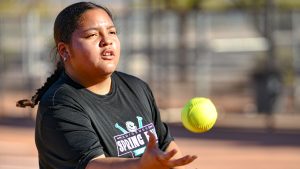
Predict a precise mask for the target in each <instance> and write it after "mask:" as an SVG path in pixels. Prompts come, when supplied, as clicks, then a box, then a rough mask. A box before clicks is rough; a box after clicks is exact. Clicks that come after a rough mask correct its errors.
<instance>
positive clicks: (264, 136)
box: [0, 117, 300, 147]
mask: <svg viewBox="0 0 300 169" xmlns="http://www.w3.org/2000/svg"><path fill="white" fill-rule="evenodd" d="M0 125H1V126H9V127H17V128H32V129H33V128H34V126H35V121H34V119H32V118H28V117H23V118H22V117H18V118H16V117H0ZM168 126H169V127H170V130H171V133H172V135H173V136H174V137H175V138H188V139H202V140H222V141H235V142H236V143H237V144H242V145H253V144H255V145H261V146H296V147H300V131H299V130H267V129H258V128H257V129H250V128H238V127H235V128H226V127H214V128H213V129H211V130H210V131H209V132H206V133H201V134H199V133H192V132H189V131H187V130H186V129H185V128H184V127H183V126H182V125H181V124H180V123H169V124H168Z"/></svg>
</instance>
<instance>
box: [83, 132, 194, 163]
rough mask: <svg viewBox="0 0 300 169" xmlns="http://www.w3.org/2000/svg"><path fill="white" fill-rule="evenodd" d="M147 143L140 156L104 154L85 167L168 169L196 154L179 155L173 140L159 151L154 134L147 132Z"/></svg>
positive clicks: (192, 157) (189, 160) (188, 161)
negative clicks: (123, 156) (128, 156)
mask: <svg viewBox="0 0 300 169" xmlns="http://www.w3.org/2000/svg"><path fill="white" fill-rule="evenodd" d="M149 136H150V138H149V143H148V145H147V148H146V150H145V153H144V155H143V156H142V157H141V158H134V159H127V158H114V157H109V158H105V156H104V155H102V156H99V157H97V158H94V159H93V160H91V161H90V162H89V163H88V165H87V167H86V169H115V168H118V169H123V168H124V169H125V168H126V169H153V168H155V169H169V168H173V167H177V166H183V165H186V164H189V163H191V162H192V161H194V160H195V159H196V158H197V157H196V156H190V155H187V156H184V157H181V158H177V156H181V153H180V152H179V153H177V152H178V151H179V149H178V147H177V146H176V144H175V143H174V142H171V144H170V146H169V147H168V149H167V150H168V151H167V152H163V151H161V150H160V149H159V148H158V147H157V145H156V139H155V136H154V135H153V134H152V133H151V132H149Z"/></svg>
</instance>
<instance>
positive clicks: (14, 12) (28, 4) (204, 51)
mask: <svg viewBox="0 0 300 169" xmlns="http://www.w3.org/2000/svg"><path fill="white" fill-rule="evenodd" d="M75 2H78V1H76V0H64V1H60V0H0V80H1V83H0V96H1V102H0V107H1V109H0V131H1V132H0V169H2V168H3V169H4V168H5V169H16V168H25V169H26V168H28V169H29V168H37V165H38V164H37V152H36V150H35V145H34V138H33V135H34V132H33V130H34V120H35V112H36V110H35V109H30V108H26V109H20V108H16V107H15V103H16V101H17V100H19V99H23V98H30V97H31V96H32V95H33V94H34V93H35V91H36V89H37V88H39V87H40V86H41V85H43V83H44V81H45V80H46V78H47V77H48V76H49V75H50V74H51V73H52V71H53V68H54V67H53V66H54V61H55V59H54V55H55V51H54V40H53V23H54V19H55V17H56V15H57V14H58V13H59V12H60V11H61V10H62V9H63V8H64V7H66V6H68V5H70V4H72V3H75ZM92 2H96V3H99V4H102V5H104V6H106V7H108V8H109V9H110V10H111V11H112V13H113V14H114V16H115V25H116V26H117V29H118V32H119V38H120V41H121V46H122V54H121V60H120V64H119V67H118V69H119V70H120V71H124V72H126V73H129V74H133V75H136V76H138V77H140V78H141V79H143V80H144V81H146V82H147V83H148V84H149V85H150V87H151V89H152V90H153V93H154V95H155V98H156V101H157V104H158V106H159V108H160V109H161V115H162V118H163V120H164V121H165V122H167V123H169V124H170V126H171V129H173V130H174V135H175V137H178V142H179V143H180V144H181V147H183V151H184V152H187V153H189V152H191V153H192V152H195V149H193V148H192V147H193V146H195V147H200V149H199V153H205V154H198V155H200V156H201V160H200V162H199V161H198V163H197V162H196V163H195V164H192V165H191V168H198V167H199V168H202V167H205V168H207V169H209V168H211V169H212V168H220V167H222V168H223V169H225V168H226V166H227V168H241V167H242V168H246V167H245V164H248V163H249V164H254V163H256V164H257V165H258V166H256V168H273V169H274V168H276V167H278V168H289V169H293V168H297V167H299V166H300V155H299V154H300V123H299V121H300V1H299V0H98V1H95V0H94V1H92ZM192 97H208V98H210V99H211V100H212V101H213V102H214V104H215V105H216V107H217V109H218V112H219V117H218V120H217V123H216V127H215V128H214V129H213V130H212V131H211V132H209V133H206V134H202V135H195V134H192V133H189V132H187V131H186V130H184V129H182V126H181V124H180V111H181V109H182V107H183V105H184V104H185V103H186V102H187V101H188V100H189V99H190V98H192ZM249 142H251V144H250V143H249ZM245 144H246V145H247V146H245ZM270 147H272V149H270ZM17 150H19V151H17ZM211 150H213V151H211ZM230 152H231V153H232V152H233V157H235V158H233V159H235V160H233V159H229V158H228V154H229V153H230ZM207 153H208V154H209V155H207ZM274 153H275V154H276V153H278V156H276V155H275V156H274ZM203 156H204V158H202V157H203ZM255 156H256V157H257V158H253V157H255ZM241 157H244V158H242V159H241ZM236 158H237V159H236ZM243 160H244V161H243ZM13 161H17V162H18V163H16V162H13ZM276 161H277V163H276ZM247 162H248V163H247ZM216 164H220V165H219V166H218V165H216ZM224 164H228V165H224ZM200 166H202V167H200ZM246 166H251V165H246ZM251 168H253V167H251Z"/></svg>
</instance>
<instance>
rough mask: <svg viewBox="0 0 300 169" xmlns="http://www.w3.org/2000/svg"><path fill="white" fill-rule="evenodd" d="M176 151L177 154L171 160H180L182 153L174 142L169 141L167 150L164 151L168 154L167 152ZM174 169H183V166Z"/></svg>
mask: <svg viewBox="0 0 300 169" xmlns="http://www.w3.org/2000/svg"><path fill="white" fill-rule="evenodd" d="M173 149H174V150H176V151H177V153H176V154H175V155H174V157H172V159H178V158H181V157H182V153H181V151H180V149H179V147H178V146H177V144H176V143H175V142H174V141H171V143H170V144H169V145H168V147H167V149H166V152H169V151H172V150H173ZM174 169H185V167H184V166H178V167H176V168H174Z"/></svg>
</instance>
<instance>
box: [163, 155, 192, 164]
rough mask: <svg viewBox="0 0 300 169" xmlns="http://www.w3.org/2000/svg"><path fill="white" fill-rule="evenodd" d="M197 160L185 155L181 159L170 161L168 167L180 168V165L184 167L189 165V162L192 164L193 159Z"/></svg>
mask: <svg viewBox="0 0 300 169" xmlns="http://www.w3.org/2000/svg"><path fill="white" fill-rule="evenodd" d="M196 158H197V156H195V155H193V156H191V155H186V156H184V157H182V158H179V159H176V160H171V161H170V162H169V166H170V167H176V166H182V165H186V164H189V163H191V162H193V161H194V160H195V159H196Z"/></svg>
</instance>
